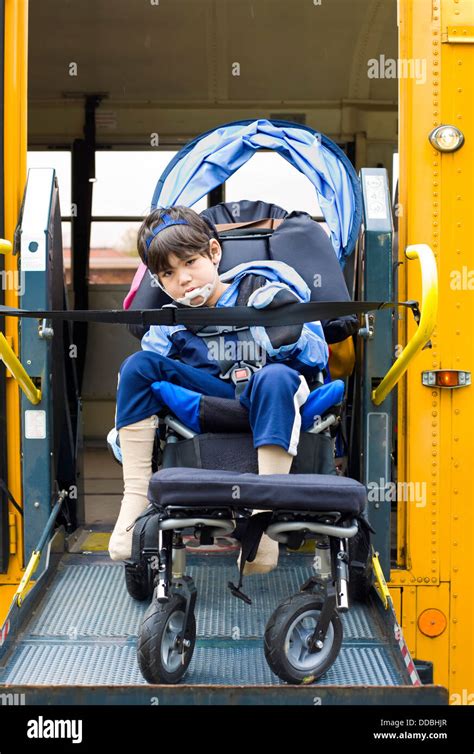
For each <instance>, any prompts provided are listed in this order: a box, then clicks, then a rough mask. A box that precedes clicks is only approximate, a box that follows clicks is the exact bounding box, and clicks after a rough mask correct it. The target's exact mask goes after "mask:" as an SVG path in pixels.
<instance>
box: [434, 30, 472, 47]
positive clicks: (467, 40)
mask: <svg viewBox="0 0 474 754" xmlns="http://www.w3.org/2000/svg"><path fill="white" fill-rule="evenodd" d="M441 41H442V42H443V44H461V45H472V44H474V26H448V28H447V29H446V31H445V32H444V33H443V34H442V36H441Z"/></svg>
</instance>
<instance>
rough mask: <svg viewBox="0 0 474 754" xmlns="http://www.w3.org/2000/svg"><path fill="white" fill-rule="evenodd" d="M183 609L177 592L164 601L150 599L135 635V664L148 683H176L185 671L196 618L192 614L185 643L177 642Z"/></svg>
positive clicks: (181, 626)
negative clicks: (140, 625) (136, 644)
mask: <svg viewBox="0 0 474 754" xmlns="http://www.w3.org/2000/svg"><path fill="white" fill-rule="evenodd" d="M185 611H186V601H185V600H184V599H183V598H182V597H180V596H179V595H173V596H171V597H170V599H169V600H168V601H167V602H157V601H156V600H153V602H152V603H151V605H150V607H149V608H148V610H147V611H146V613H145V617H144V620H143V624H142V627H141V630H140V635H139V637H138V665H139V667H140V670H141V672H142V675H143V677H144V678H145V680H146V681H148V683H178V681H180V680H181V678H182V677H183V675H184V674H185V672H186V670H187V668H188V665H189V663H190V662H191V658H192V656H193V652H194V646H195V643H196V619H195V616H194V614H191V616H190V626H189V631H188V635H187V637H186V638H185V639H184V642H183V643H184V647H181V646H180V634H181V632H182V629H183V625H184V616H185Z"/></svg>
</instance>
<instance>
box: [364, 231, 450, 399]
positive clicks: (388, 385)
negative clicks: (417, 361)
mask: <svg viewBox="0 0 474 754" xmlns="http://www.w3.org/2000/svg"><path fill="white" fill-rule="evenodd" d="M405 255H406V256H407V258H408V259H419V260H420V266H421V285H422V301H421V319H420V322H419V325H418V329H417V331H416V332H415V334H414V336H413V337H412V338H411V340H410V341H409V342H408V343H407V345H406V346H405V348H404V349H403V351H402V352H401V354H400V356H399V357H398V359H397V360H396V361H395V362H394V364H392V366H391V367H390V369H389V370H388V372H387V374H386V375H385V377H384V378H383V380H382V382H381V383H380V384H379V385H378V386H377V388H376V389H375V390H373V391H372V396H371V397H372V402H373V403H374V404H375V405H376V406H379V405H380V404H381V403H383V401H384V400H385V398H386V397H387V395H388V394H389V392H390V391H391V390H392V388H393V387H395V385H396V384H397V382H398V381H399V379H400V377H402V375H404V374H405V372H406V370H407V369H408V364H409V363H410V361H411V360H412V359H413V357H414V356H416V354H417V353H418V352H419V351H421V349H422V348H423V347H424V346H425V345H426V343H427V342H428V341H429V339H430V337H431V334H432V332H433V330H434V327H435V325H436V317H437V314H438V270H437V268H436V260H435V257H434V254H433V252H432V250H431V249H430V247H429V246H428V245H427V244H414V245H412V246H408V247H407V249H406V251H405Z"/></svg>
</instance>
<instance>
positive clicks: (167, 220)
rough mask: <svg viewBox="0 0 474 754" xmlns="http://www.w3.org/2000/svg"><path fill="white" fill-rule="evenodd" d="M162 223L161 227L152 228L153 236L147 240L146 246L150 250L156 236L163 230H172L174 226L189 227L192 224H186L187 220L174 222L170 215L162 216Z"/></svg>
mask: <svg viewBox="0 0 474 754" xmlns="http://www.w3.org/2000/svg"><path fill="white" fill-rule="evenodd" d="M161 220H162V222H161V223H160V225H157V226H156V228H152V231H151V236H149V238H147V240H146V242H145V245H146V248H147V251H148V249H149V248H150V244H151V242H152V241H153V239H154V238H155V236H157V235H158V233H161V231H162V230H164V229H165V228H171V227H172V226H173V225H189V224H190V223H188V222H186V220H173V219H172V218H171V217H170V216H169V215H162V216H161Z"/></svg>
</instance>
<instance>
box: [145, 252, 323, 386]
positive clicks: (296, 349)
mask: <svg viewBox="0 0 474 754" xmlns="http://www.w3.org/2000/svg"><path fill="white" fill-rule="evenodd" d="M249 274H254V275H261V276H263V277H264V278H265V279H266V280H267V282H266V283H265V285H263V286H262V287H260V288H258V289H257V290H255V291H254V292H253V293H252V294H251V295H250V298H249V299H248V303H247V305H248V306H254V307H255V308H256V309H265V308H266V307H272V306H273V307H275V306H277V305H281V304H283V303H288V302H290V301H291V300H293V301H296V302H299V303H307V302H309V301H310V298H311V294H310V290H309V288H308V286H307V284H306V283H305V281H304V280H303V278H302V277H301V276H300V275H299V274H298V273H297V272H296V271H295V270H294V269H293V268H292V267H290V266H289V265H287V264H285V262H273V261H262V262H244V263H243V264H239V265H237V266H236V267H233V268H232V269H231V270H228V271H227V272H226V273H224V274H222V275H220V280H221V281H222V282H223V283H225V282H230V281H232V282H231V285H230V286H229V288H227V289H226V290H225V291H224V293H223V294H222V296H221V297H220V298H219V299H218V301H217V302H216V307H220V306H235V305H236V302H237V297H238V294H239V285H240V283H241V281H242V280H243V279H244V277H245V276H246V275H249ZM278 299H279V300H280V303H277V301H278ZM166 306H175V304H166ZM272 329H273V330H274V329H276V328H265V327H262V326H255V327H250V332H251V334H252V337H253V338H254V340H255V341H256V343H257V344H258V345H259V346H260V347H261V348H262V349H264V351H265V352H266V355H267V359H266V363H281V362H284V363H285V364H288V366H291V367H292V368H293V369H296V370H297V371H298V372H300V373H301V374H304V375H308V376H310V375H311V374H312V373H314V372H315V371H318V370H320V369H323V368H324V367H325V366H326V364H327V360H328V346H327V343H326V341H325V339H324V333H323V329H322V327H321V324H320V322H310V323H307V324H305V325H303V327H302V328H301V327H298V326H297V327H296V330H298V332H299V337H297V340H296V341H295V342H290V343H284V344H282V345H279V346H276V345H275V340H274V339H273V342H272V337H271V336H269V332H267V330H268V331H271V330H272ZM294 330H295V328H293V331H294ZM280 340H281V339H280ZM141 343H142V348H143V349H144V350H145V351H155V352H156V353H159V354H162V355H163V356H169V357H170V358H177V359H179V361H181V362H182V363H184V364H188V365H189V366H193V367H197V368H199V369H205V370H206V371H208V372H210V373H211V374H212V375H214V376H215V377H219V376H220V366H219V364H218V363H217V362H216V361H214V360H213V359H212V358H211V357H210V354H209V349H208V347H207V345H206V343H205V342H204V339H203V338H200V337H199V336H198V335H195V334H194V333H192V332H190V331H189V330H187V329H186V327H185V326H184V325H152V326H151V327H150V329H149V330H148V332H147V333H146V334H145V335H144V336H143V338H142V341H141Z"/></svg>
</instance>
